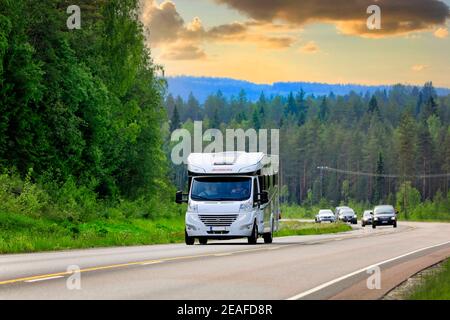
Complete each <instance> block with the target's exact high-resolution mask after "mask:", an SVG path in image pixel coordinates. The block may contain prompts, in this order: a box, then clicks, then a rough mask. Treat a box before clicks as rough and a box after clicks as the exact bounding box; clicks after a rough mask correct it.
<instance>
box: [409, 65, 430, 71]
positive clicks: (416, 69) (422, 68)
mask: <svg viewBox="0 0 450 320" xmlns="http://www.w3.org/2000/svg"><path fill="white" fill-rule="evenodd" d="M427 68H428V66H427V65H426V64H415V65H413V66H412V67H411V70H412V71H414V72H421V71H423V70H425V69H427Z"/></svg>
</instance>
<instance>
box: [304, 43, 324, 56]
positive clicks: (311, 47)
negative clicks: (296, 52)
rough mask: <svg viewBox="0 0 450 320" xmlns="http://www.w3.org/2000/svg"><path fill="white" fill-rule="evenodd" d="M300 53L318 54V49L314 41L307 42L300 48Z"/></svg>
mask: <svg viewBox="0 0 450 320" xmlns="http://www.w3.org/2000/svg"><path fill="white" fill-rule="evenodd" d="M300 51H301V52H303V53H309V54H313V53H318V52H320V48H319V46H318V45H317V44H316V43H315V42H314V41H309V42H308V43H307V44H305V45H304V46H303V47H301V48H300Z"/></svg>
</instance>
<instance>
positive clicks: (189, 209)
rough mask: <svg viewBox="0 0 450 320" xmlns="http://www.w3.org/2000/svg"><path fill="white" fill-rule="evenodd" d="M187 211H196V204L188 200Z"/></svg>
mask: <svg viewBox="0 0 450 320" xmlns="http://www.w3.org/2000/svg"><path fill="white" fill-rule="evenodd" d="M188 211H189V212H195V213H198V204H194V203H192V202H189V204H188Z"/></svg>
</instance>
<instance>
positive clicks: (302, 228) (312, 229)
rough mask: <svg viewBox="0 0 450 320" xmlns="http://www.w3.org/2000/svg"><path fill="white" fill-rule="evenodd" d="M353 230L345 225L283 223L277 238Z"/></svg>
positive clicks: (276, 234)
mask: <svg viewBox="0 0 450 320" xmlns="http://www.w3.org/2000/svg"><path fill="white" fill-rule="evenodd" d="M350 230H352V227H351V226H349V225H347V224H344V223H312V222H300V221H283V222H281V223H280V230H279V231H278V232H276V233H275V236H276V237H286V236H306V235H316V234H327V233H339V232H346V231H350Z"/></svg>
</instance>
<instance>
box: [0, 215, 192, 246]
mask: <svg viewBox="0 0 450 320" xmlns="http://www.w3.org/2000/svg"><path fill="white" fill-rule="evenodd" d="M0 230H1V231H0V254H5V253H21V252H37V251H50V250H64V249H74V248H92V247H112V246H130V245H146V244H159V243H175V242H181V241H183V240H184V220H183V219H182V218H170V219H158V220H147V219H128V220H126V219H118V220H113V219H102V220H95V221H91V222H86V223H79V224H74V223H69V222H61V223H56V222H54V221H51V220H45V219H42V218H40V219H36V218H31V217H28V216H25V215H21V214H5V213H0Z"/></svg>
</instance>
